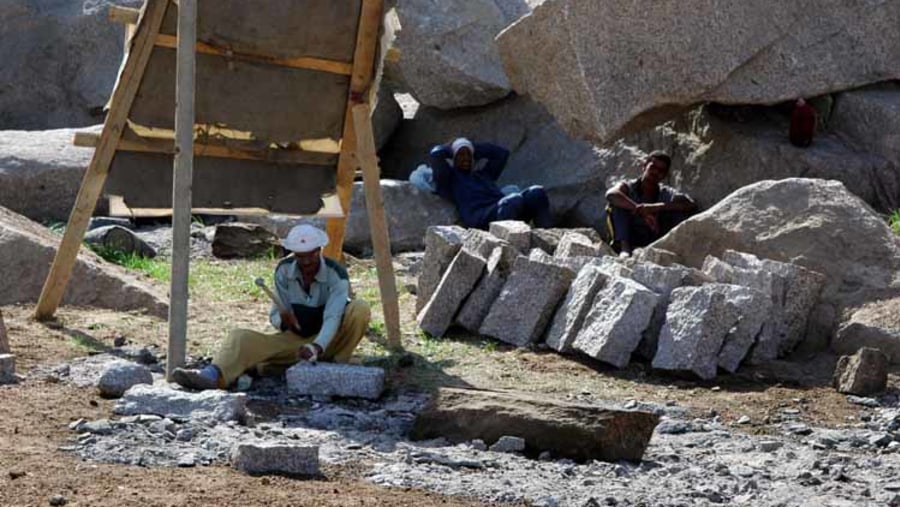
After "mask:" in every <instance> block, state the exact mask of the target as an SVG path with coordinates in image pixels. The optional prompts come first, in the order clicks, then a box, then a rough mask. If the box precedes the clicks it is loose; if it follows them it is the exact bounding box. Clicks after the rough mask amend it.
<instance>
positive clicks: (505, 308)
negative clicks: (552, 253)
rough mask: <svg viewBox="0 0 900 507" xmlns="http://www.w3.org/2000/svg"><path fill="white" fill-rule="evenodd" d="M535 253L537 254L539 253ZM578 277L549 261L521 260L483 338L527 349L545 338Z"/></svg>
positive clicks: (488, 320)
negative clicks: (570, 287)
mask: <svg viewBox="0 0 900 507" xmlns="http://www.w3.org/2000/svg"><path fill="white" fill-rule="evenodd" d="M538 251H539V250H534V251H533V252H538ZM574 278H575V273H574V272H573V271H572V270H570V269H568V268H565V267H562V266H558V265H556V264H554V263H552V262H548V261H547V260H532V259H529V258H527V257H524V256H523V257H519V258H518V259H516V263H515V265H514V266H513V271H512V274H511V275H510V277H509V280H507V282H506V284H505V285H504V286H503V290H502V291H501V292H500V296H499V297H498V298H497V300H496V301H494V304H493V305H491V310H490V312H488V316H487V317H486V318H485V320H484V323H483V324H482V326H481V334H483V335H486V336H491V337H494V338H497V339H499V340H501V341H504V342H506V343H509V344H512V345H516V346H518V347H524V346H526V345H529V344H531V343H534V342H536V341H537V340H538V339H540V337H541V336H542V335H543V334H544V330H545V329H546V327H547V325H548V324H549V323H550V319H551V318H552V317H553V313H554V312H555V311H556V307H557V305H558V304H559V302H560V301H561V300H562V298H563V297H564V296H565V294H566V291H567V290H568V289H569V285H570V284H571V283H572V280H573V279H574Z"/></svg>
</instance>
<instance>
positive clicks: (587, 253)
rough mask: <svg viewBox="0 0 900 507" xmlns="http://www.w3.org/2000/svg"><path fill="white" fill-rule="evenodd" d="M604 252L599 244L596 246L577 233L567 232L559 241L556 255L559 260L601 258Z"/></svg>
mask: <svg viewBox="0 0 900 507" xmlns="http://www.w3.org/2000/svg"><path fill="white" fill-rule="evenodd" d="M602 253H603V252H602V251H601V248H600V246H599V244H596V245H595V244H594V243H593V242H591V239H590V238H588V237H587V236H585V235H584V234H580V233H577V232H567V233H566V234H564V235H563V237H562V238H560V240H559V245H557V247H556V253H554V254H553V255H554V256H555V257H559V258H568V257H599V256H600V255H601V254H602Z"/></svg>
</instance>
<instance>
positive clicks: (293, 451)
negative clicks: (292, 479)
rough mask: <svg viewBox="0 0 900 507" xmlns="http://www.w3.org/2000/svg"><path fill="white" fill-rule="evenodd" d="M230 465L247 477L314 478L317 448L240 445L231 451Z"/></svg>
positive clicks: (287, 445) (247, 443)
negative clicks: (272, 475) (285, 476)
mask: <svg viewBox="0 0 900 507" xmlns="http://www.w3.org/2000/svg"><path fill="white" fill-rule="evenodd" d="M231 466H233V467H234V468H236V469H237V470H240V471H241V472H244V473H245V474H249V475H265V474H277V475H288V476H312V475H318V474H319V447H318V446H304V445H290V444H282V443H274V442H242V443H238V444H235V446H234V447H233V448H232V450H231Z"/></svg>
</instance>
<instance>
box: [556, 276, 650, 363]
mask: <svg viewBox="0 0 900 507" xmlns="http://www.w3.org/2000/svg"><path fill="white" fill-rule="evenodd" d="M659 299H660V297H659V296H658V295H657V294H656V293H655V292H653V291H651V290H650V289H648V288H646V287H644V286H643V285H641V284H639V283H637V282H635V281H634V280H629V279H627V278H610V279H609V281H608V282H607V283H606V287H604V288H603V289H602V290H601V291H600V292H598V293H597V296H596V297H595V298H594V302H593V304H592V305H591V310H590V312H588V315H587V317H586V318H585V321H584V326H583V327H582V328H581V331H580V332H579V333H578V336H577V337H576V338H575V342H574V343H573V344H572V346H573V347H574V348H575V350H578V351H580V352H583V353H584V354H587V355H588V356H590V357H593V358H594V359H598V360H600V361H603V362H605V363H609V364H611V365H613V366H616V367H618V368H624V367H625V366H627V365H628V361H629V359H631V353H632V352H634V349H636V348H637V346H638V344H639V343H640V341H641V336H642V335H643V333H644V330H646V329H647V326H648V325H650V318H651V317H652V316H653V310H654V309H655V308H656V305H657V304H658V303H659Z"/></svg>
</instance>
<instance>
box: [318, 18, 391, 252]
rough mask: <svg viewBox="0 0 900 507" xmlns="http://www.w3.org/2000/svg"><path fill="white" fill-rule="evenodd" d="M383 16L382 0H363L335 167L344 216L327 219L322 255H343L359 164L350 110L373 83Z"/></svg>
mask: <svg viewBox="0 0 900 507" xmlns="http://www.w3.org/2000/svg"><path fill="white" fill-rule="evenodd" d="M383 16H384V0H363V3H362V10H361V11H360V15H359V28H358V29H357V34H356V50H355V51H354V54H353V74H351V78H350V93H349V96H348V100H347V111H346V114H345V115H344V136H343V141H342V143H341V158H340V160H339V161H338V169H337V194H338V197H339V198H340V200H341V206H342V207H343V208H344V218H337V219H332V220H329V221H328V222H327V223H326V230H327V232H328V238H329V241H328V246H327V247H326V249H325V255H327V256H329V257H332V258H334V259H340V258H341V257H342V255H343V249H344V233H345V232H346V230H347V217H348V216H349V215H350V198H351V197H352V196H353V174H354V173H355V172H356V168H357V167H358V166H359V164H358V163H357V160H356V134H355V132H354V127H353V113H352V110H353V106H354V101H355V100H357V99H358V98H359V97H360V96H362V95H363V94H365V93H366V92H367V91H368V90H369V87H370V86H371V85H372V79H373V78H374V73H375V53H376V48H377V46H378V33H379V31H380V30H381V23H382V19H383Z"/></svg>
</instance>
